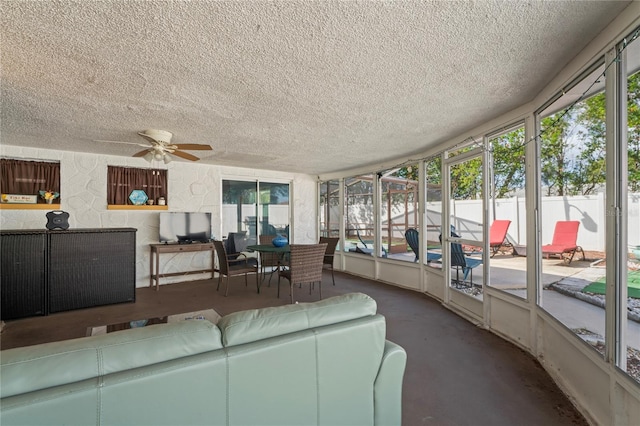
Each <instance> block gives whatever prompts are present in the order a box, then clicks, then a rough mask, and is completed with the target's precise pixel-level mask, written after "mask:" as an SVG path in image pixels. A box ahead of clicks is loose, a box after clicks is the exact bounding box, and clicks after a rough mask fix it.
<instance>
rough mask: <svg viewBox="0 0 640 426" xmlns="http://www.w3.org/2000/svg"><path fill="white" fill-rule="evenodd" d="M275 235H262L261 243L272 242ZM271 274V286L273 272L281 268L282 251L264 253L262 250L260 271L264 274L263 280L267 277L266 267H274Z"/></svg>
mask: <svg viewBox="0 0 640 426" xmlns="http://www.w3.org/2000/svg"><path fill="white" fill-rule="evenodd" d="M275 237H276V236H275V235H260V244H271V241H272V240H273V239H274V238H275ZM273 267H275V269H272V271H271V273H270V274H269V287H271V278H272V277H273V273H274V272H276V271H277V270H278V269H279V268H280V253H262V252H260V273H261V274H262V280H263V281H264V279H265V278H266V269H267V268H273Z"/></svg>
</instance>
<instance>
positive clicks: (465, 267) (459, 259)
mask: <svg viewBox="0 0 640 426" xmlns="http://www.w3.org/2000/svg"><path fill="white" fill-rule="evenodd" d="M481 264H482V259H475V258H473V257H469V256H465V254H464V251H463V250H462V245H461V244H460V243H451V267H452V268H456V281H457V282H458V283H459V282H460V269H462V272H463V278H462V279H463V281H466V280H467V277H468V276H469V274H471V285H473V268H475V267H476V266H479V265H481Z"/></svg>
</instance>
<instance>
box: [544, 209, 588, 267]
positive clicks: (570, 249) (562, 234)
mask: <svg viewBox="0 0 640 426" xmlns="http://www.w3.org/2000/svg"><path fill="white" fill-rule="evenodd" d="M579 227H580V222H578V221H577V220H567V221H558V222H556V228H555V229H554V231H553V241H552V242H551V244H547V245H544V246H542V255H543V256H546V257H547V258H549V256H550V255H552V254H554V255H555V254H557V255H559V256H560V257H561V258H562V260H563V261H564V262H565V263H566V264H567V265H568V264H570V263H571V261H572V260H573V256H574V255H575V254H576V251H580V252H581V253H582V259H583V260H584V251H583V250H582V247H580V246H579V245H577V244H576V242H577V241H578V228H579ZM565 254H567V256H565ZM569 254H571V256H568V255H569Z"/></svg>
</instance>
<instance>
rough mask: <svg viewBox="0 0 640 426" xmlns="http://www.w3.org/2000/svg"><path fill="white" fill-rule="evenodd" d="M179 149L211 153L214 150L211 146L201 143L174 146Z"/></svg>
mask: <svg viewBox="0 0 640 426" xmlns="http://www.w3.org/2000/svg"><path fill="white" fill-rule="evenodd" d="M174 146H175V147H176V148H177V149H186V150H187V151H211V150H212V149H213V148H211V146H209V145H203V144H199V143H181V144H178V145H174Z"/></svg>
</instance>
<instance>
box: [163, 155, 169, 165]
mask: <svg viewBox="0 0 640 426" xmlns="http://www.w3.org/2000/svg"><path fill="white" fill-rule="evenodd" d="M163 161H164V164H169V163H170V162H171V156H170V155H168V154H165V155H164V158H163Z"/></svg>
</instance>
